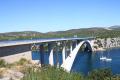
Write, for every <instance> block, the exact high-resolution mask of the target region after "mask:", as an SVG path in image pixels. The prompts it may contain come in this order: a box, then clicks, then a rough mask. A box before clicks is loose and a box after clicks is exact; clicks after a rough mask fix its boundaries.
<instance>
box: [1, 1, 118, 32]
mask: <svg viewBox="0 0 120 80" xmlns="http://www.w3.org/2000/svg"><path fill="white" fill-rule="evenodd" d="M113 25H120V0H0V33H4V32H13V31H38V32H43V33H44V32H49V31H63V30H69V29H79V28H88V27H109V26H113Z"/></svg>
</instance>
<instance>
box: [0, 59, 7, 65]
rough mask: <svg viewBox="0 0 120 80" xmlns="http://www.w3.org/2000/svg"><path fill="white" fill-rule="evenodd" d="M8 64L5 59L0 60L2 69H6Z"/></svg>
mask: <svg viewBox="0 0 120 80" xmlns="http://www.w3.org/2000/svg"><path fill="white" fill-rule="evenodd" d="M6 64H7V63H6V62H5V60H3V59H0V67H6Z"/></svg>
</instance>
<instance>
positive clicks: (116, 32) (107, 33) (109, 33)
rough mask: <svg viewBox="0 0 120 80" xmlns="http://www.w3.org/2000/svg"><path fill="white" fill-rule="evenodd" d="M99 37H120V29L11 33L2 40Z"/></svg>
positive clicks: (2, 35)
mask: <svg viewBox="0 0 120 80" xmlns="http://www.w3.org/2000/svg"><path fill="white" fill-rule="evenodd" d="M76 36H77V37H99V38H107V37H110V38H113V37H120V27H118V26H117V27H115V26H113V27H110V28H109V29H105V28H82V29H71V30H67V31H57V32H48V33H40V32H35V31H23V32H10V33H1V34H0V40H21V39H37V38H64V37H76Z"/></svg>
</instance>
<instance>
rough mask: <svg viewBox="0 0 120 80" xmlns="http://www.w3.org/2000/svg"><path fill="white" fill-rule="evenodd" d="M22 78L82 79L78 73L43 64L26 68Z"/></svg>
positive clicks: (40, 79) (42, 79)
mask: <svg viewBox="0 0 120 80" xmlns="http://www.w3.org/2000/svg"><path fill="white" fill-rule="evenodd" d="M22 80H84V79H83V76H82V75H81V74H78V73H67V72H66V71H64V70H63V69H61V68H56V67H50V66H45V67H42V68H35V67H32V68H28V69H26V73H25V76H24V78H23V79H22Z"/></svg>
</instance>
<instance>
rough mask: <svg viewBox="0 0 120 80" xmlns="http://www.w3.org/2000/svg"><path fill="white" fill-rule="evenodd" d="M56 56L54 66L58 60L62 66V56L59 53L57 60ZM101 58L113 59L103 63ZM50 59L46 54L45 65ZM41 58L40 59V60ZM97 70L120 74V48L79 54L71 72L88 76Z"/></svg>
mask: <svg viewBox="0 0 120 80" xmlns="http://www.w3.org/2000/svg"><path fill="white" fill-rule="evenodd" d="M33 53H39V52H33ZM33 56H34V55H33ZM56 56H57V55H56V54H54V64H55V65H56V64H57V60H58V61H59V64H62V54H61V53H58V57H59V58H58V59H57V58H56ZM101 56H105V57H109V58H112V61H102V60H100V57H101ZM37 57H38V56H37ZM37 57H36V58H37ZM48 57H49V55H48V54H47V53H45V54H44V64H48V63H49V61H48ZM34 58H35V57H34ZM39 58H40V57H38V59H39ZM97 68H110V69H111V70H112V72H113V74H120V48H115V49H111V50H107V51H103V52H96V53H87V52H79V53H78V54H77V56H76V58H75V60H74V63H73V66H72V69H71V71H74V72H80V73H83V74H88V72H90V71H91V70H93V69H97Z"/></svg>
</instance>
